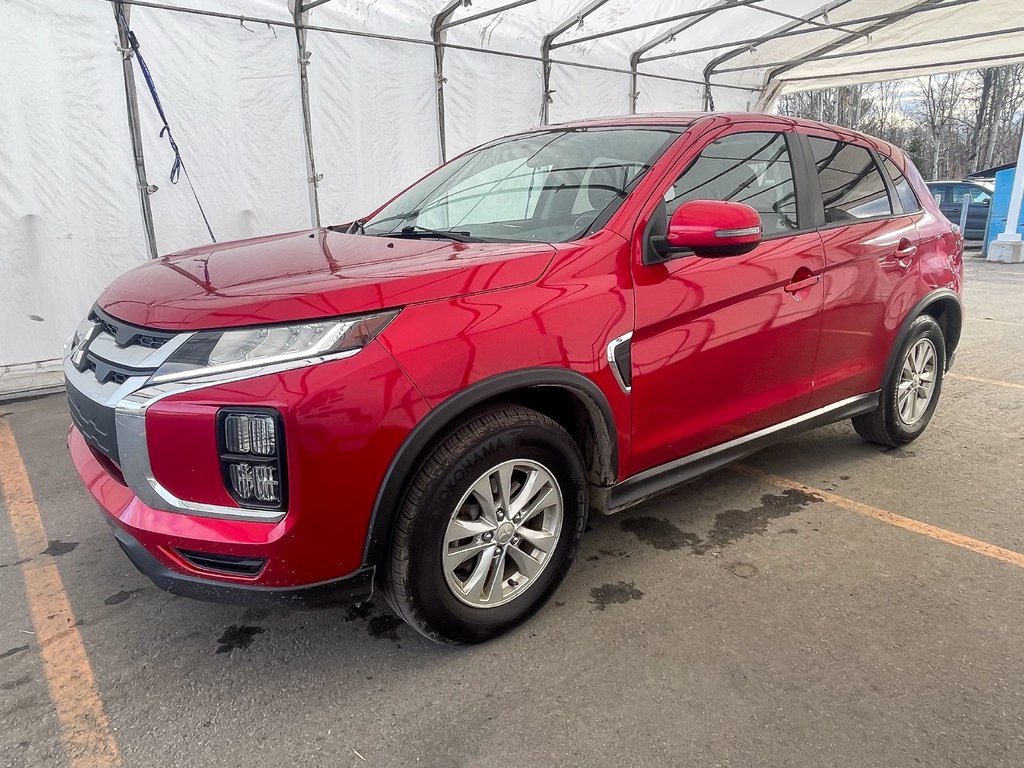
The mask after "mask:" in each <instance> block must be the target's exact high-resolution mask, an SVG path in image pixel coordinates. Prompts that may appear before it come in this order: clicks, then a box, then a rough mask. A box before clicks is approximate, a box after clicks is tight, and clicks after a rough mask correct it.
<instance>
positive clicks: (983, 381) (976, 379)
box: [946, 373, 1024, 389]
mask: <svg viewBox="0 0 1024 768" xmlns="http://www.w3.org/2000/svg"><path fill="white" fill-rule="evenodd" d="M946 378H947V379H963V380H964V381H973V382H976V383H978V384H991V385H992V386H994V387H1007V388H1009V389H1024V384H1017V383H1016V382H1013V381H1000V380H999V379H983V378H981V377H979V376H968V375H966V374H963V373H947V374H946Z"/></svg>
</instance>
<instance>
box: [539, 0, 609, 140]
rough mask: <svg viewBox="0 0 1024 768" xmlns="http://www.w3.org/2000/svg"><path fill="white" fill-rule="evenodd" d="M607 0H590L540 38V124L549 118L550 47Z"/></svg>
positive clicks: (550, 91)
mask: <svg viewBox="0 0 1024 768" xmlns="http://www.w3.org/2000/svg"><path fill="white" fill-rule="evenodd" d="M607 2H608V0H591V2H590V4H588V5H586V6H585V7H583V8H581V9H580V10H579V12H578V13H576V14H575V15H573V16H571V17H570V18H568V19H566V20H565V21H563V22H562V23H561V24H559V25H558V26H557V27H555V28H554V29H552V30H551V31H550V32H548V33H547V34H546V35H544V38H543V39H542V40H541V43H540V72H541V75H540V76H541V94H540V124H541V125H547V124H548V119H549V110H548V105H549V104H550V103H551V94H552V93H554V91H552V90H551V47H552V46H553V45H554V42H555V40H557V39H558V38H559V37H560V36H561V35H563V34H564V33H565V32H567V31H569V30H570V29H572V28H573V27H575V26H577V25H579V24H582V23H583V21H584V19H586V18H587V16H589V15H590V14H592V13H593V12H594V11H596V10H597V9H598V8H600V7H601V6H602V5H604V4H605V3H607Z"/></svg>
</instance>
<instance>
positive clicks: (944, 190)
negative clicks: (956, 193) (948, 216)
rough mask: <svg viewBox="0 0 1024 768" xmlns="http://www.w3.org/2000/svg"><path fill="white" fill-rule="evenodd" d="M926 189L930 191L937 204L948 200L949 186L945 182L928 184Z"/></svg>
mask: <svg viewBox="0 0 1024 768" xmlns="http://www.w3.org/2000/svg"><path fill="white" fill-rule="evenodd" d="M928 191H929V192H931V193H932V197H934V198H935V202H936V203H938V204H939V205H943V204H944V203H948V202H949V187H947V186H946V185H945V184H929V185H928Z"/></svg>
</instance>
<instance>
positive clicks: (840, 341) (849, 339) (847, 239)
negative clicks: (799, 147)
mask: <svg viewBox="0 0 1024 768" xmlns="http://www.w3.org/2000/svg"><path fill="white" fill-rule="evenodd" d="M806 150H807V152H808V153H809V155H810V156H811V157H812V158H813V160H814V165H815V169H816V171H817V173H816V174H815V179H816V181H817V184H818V187H819V191H820V195H819V196H818V197H819V199H820V208H818V209H817V211H816V215H817V216H818V217H820V220H821V227H820V230H819V231H820V233H821V237H822V243H823V245H824V248H825V279H824V292H825V297H824V311H823V313H822V326H821V342H820V344H819V345H818V355H817V359H816V362H815V366H814V369H815V370H814V395H813V397H812V406H813V407H814V408H821V407H824V406H826V405H830V404H832V403H836V402H839V401H841V400H845V399H846V398H849V397H854V396H856V395H861V394H865V393H868V392H873V391H875V390H877V389H878V387H879V384H880V382H881V380H882V376H883V372H884V369H885V365H886V362H887V360H888V355H889V350H890V348H891V346H892V343H893V339H894V338H895V334H896V331H897V330H898V328H899V324H900V322H901V321H902V319H903V318H904V317H905V316H906V314H907V312H908V311H909V310H910V309H911V307H912V306H913V304H914V301H915V300H916V297H917V294H916V290H917V279H918V275H919V268H918V263H919V262H918V250H919V248H920V236H919V234H918V231H917V227H916V226H915V223H914V217H913V215H911V214H904V213H903V208H902V205H901V204H900V202H899V200H898V195H897V193H896V190H895V188H894V187H893V184H892V183H891V182H890V181H889V179H888V177H887V175H886V174H885V173H884V172H883V170H882V166H881V159H880V157H879V155H877V154H876V153H875V151H874V150H873V149H872V148H870V147H869V146H868V145H867V144H865V143H862V142H861V141H860V140H859V139H857V138H856V137H852V136H850V137H845V136H840V135H836V134H832V135H829V134H826V133H824V132H822V133H820V134H819V133H817V132H816V129H808V135H807V144H806Z"/></svg>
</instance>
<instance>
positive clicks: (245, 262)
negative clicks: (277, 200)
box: [99, 229, 555, 330]
mask: <svg viewBox="0 0 1024 768" xmlns="http://www.w3.org/2000/svg"><path fill="white" fill-rule="evenodd" d="M554 252H555V249H554V247H553V246H551V245H548V244H546V243H524V244H520V243H456V242H452V241H450V240H435V239H422V240H420V239H403V238H384V237H368V236H363V235H344V234H340V233H337V232H332V231H329V230H325V229H318V230H311V231H305V232H292V233H290V234H285V235H274V236H270V237H262V238H255V239H251V240H241V241H237V242H232V243H222V244H219V245H212V246H206V247H203V248H194V249H192V250H189V251H184V252H182V253H178V254H174V255H172V256H164V257H162V258H159V259H156V260H154V261H151V262H148V263H146V264H143V265H142V266H139V267H136V268H135V269H133V270H131V271H129V272H126V273H125V274H123V275H121V276H120V277H118V278H117V279H116V280H114V282H113V283H111V284H110V286H108V288H107V289H106V291H104V292H103V294H102V296H100V299H99V305H100V307H101V308H102V309H103V310H105V311H106V312H109V313H110V314H111V315H113V316H114V317H116V318H118V319H120V320H123V321H125V322H128V323H133V324H135V325H142V326H148V327H152V328H160V329H165V330H202V329H211V328H228V327H233V326H242V325H256V324H260V323H280V322H291V321H298V320H311V319H315V318H320V317H329V316H334V315H348V314H355V313H360V312H372V311H374V310H379V309H386V308H389V307H398V306H404V305H407V304H417V303H423V302H428V301H437V300H440V299H447V298H453V297H456V296H465V295H469V294H473V293H482V292H484V291H494V290H500V289H502V288H511V287H513V286H517V285H525V284H527V283H531V282H534V281H536V280H537V279H539V278H540V276H541V275H542V274H543V272H544V270H545V268H546V267H547V265H548V264H549V263H550V262H551V258H552V256H553V254H554Z"/></svg>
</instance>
